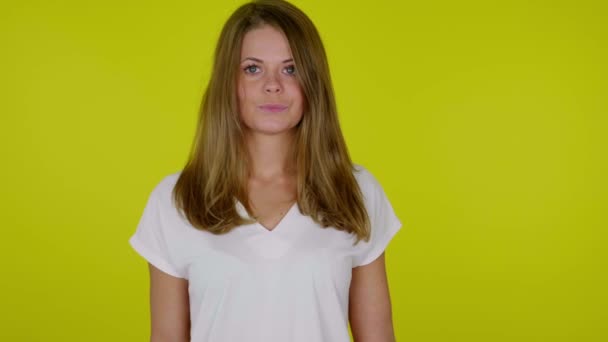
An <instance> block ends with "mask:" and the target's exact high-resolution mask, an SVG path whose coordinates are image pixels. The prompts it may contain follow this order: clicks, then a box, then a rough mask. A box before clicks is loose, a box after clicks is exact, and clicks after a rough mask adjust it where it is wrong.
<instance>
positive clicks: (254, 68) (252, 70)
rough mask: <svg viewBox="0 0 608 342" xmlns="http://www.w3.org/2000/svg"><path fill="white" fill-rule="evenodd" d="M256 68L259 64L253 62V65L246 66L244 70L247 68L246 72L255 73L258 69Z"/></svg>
mask: <svg viewBox="0 0 608 342" xmlns="http://www.w3.org/2000/svg"><path fill="white" fill-rule="evenodd" d="M256 69H258V66H257V65H254V64H252V65H248V66H246V67H245V69H244V70H245V71H246V72H248V73H250V74H255V70H256Z"/></svg>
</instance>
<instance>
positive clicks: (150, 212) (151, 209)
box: [129, 185, 185, 278]
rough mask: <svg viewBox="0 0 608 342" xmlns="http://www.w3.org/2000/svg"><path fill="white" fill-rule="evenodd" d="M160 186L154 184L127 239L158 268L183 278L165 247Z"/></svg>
mask: <svg viewBox="0 0 608 342" xmlns="http://www.w3.org/2000/svg"><path fill="white" fill-rule="evenodd" d="M160 190H161V186H160V185H158V186H156V187H155V188H154V189H153V190H152V192H151V193H150V195H149V196H148V201H147V203H146V206H145V207H144V210H143V213H142V215H141V217H140V219H139V223H138V224H137V228H136V230H135V233H134V234H133V235H132V236H131V238H130V239H129V244H130V245H131V247H132V248H133V249H134V250H135V251H136V252H137V253H138V254H139V255H141V256H142V257H143V258H144V259H146V260H147V261H148V262H149V263H151V264H152V265H154V266H155V267H156V268H158V269H159V270H161V271H163V272H165V273H167V274H169V275H172V276H174V277H178V278H185V276H184V275H182V274H181V273H180V272H179V271H178V268H177V267H176V266H175V265H174V264H173V263H172V261H171V258H170V255H169V251H168V248H167V239H166V229H165V228H166V227H164V226H163V222H162V220H161V216H162V207H161V201H160V199H159V191H160Z"/></svg>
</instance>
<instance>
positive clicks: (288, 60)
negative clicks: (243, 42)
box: [241, 57, 293, 63]
mask: <svg viewBox="0 0 608 342" xmlns="http://www.w3.org/2000/svg"><path fill="white" fill-rule="evenodd" d="M248 59H250V60H252V61H254V62H258V63H264V61H263V60H261V59H259V58H255V57H246V58H245V59H243V60H242V61H241V63H243V62H244V61H246V60H248ZM287 62H293V58H290V59H286V60H284V61H283V62H281V63H287Z"/></svg>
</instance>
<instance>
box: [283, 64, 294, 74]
mask: <svg viewBox="0 0 608 342" xmlns="http://www.w3.org/2000/svg"><path fill="white" fill-rule="evenodd" d="M285 69H286V70H287V73H288V74H290V75H293V74H295V73H296V67H295V66H294V65H290V66H288V67H287V68H285Z"/></svg>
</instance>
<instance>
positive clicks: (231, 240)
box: [129, 0, 401, 342]
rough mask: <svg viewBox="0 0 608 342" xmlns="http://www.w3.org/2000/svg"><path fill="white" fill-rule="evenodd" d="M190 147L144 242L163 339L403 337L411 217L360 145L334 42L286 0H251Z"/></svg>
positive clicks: (159, 190) (228, 41)
mask: <svg viewBox="0 0 608 342" xmlns="http://www.w3.org/2000/svg"><path fill="white" fill-rule="evenodd" d="M214 57H215V59H214V66H213V71H212V74H211V79H210V81H209V86H208V88H207V90H206V92H205V95H204V97H203V101H202V106H201V111H200V121H199V124H198V128H197V133H196V137H195V142H194V144H193V147H192V150H191V153H190V157H189V160H188V162H187V164H186V166H185V167H184V168H183V170H182V171H180V172H177V173H173V174H170V175H167V176H165V177H164V178H163V179H162V180H160V182H159V183H158V184H157V185H156V187H155V188H154V189H153V190H152V192H151V194H150V196H149V198H148V202H147V204H146V207H145V209H144V211H143V215H142V217H141V220H140V222H139V224H138V226H137V230H136V232H135V234H134V235H133V236H132V237H131V239H130V240H129V242H130V244H131V246H132V247H133V248H134V249H135V250H136V251H137V252H138V253H139V254H141V255H142V256H143V257H144V258H145V259H146V260H147V261H148V264H149V270H150V300H151V302H150V304H151V305H150V307H151V319H152V322H151V323H152V332H151V334H152V338H151V340H152V341H200V342H203V341H211V342H216V341H220V342H225V341H247V342H258V341H259V342H262V341H264V342H273V341H277V342H278V341H280V342H287V341H293V342H316V341H319V342H320V341H325V342H343V341H344V342H345V341H349V340H350V338H349V332H348V325H349V323H350V328H351V331H352V334H353V337H354V339H355V341H357V342H362V341H374V342H390V341H394V333H393V325H392V318H391V316H392V315H391V303H390V296H389V289H388V286H387V279H386V272H385V263H384V250H385V248H386V246H387V245H388V243H389V241H390V240H391V239H392V237H393V236H394V235H395V234H396V233H397V231H398V230H399V229H400V227H401V223H400V221H399V219H398V218H397V216H396V215H395V213H394V211H393V208H392V206H391V204H390V202H389V201H388V198H387V197H386V195H385V193H384V191H383V189H382V187H381V186H380V184H379V183H378V182H377V180H376V179H375V178H374V176H373V175H372V174H371V173H370V172H368V171H367V170H366V169H365V168H364V167H363V166H361V165H358V164H354V163H353V162H352V161H351V159H350V157H349V154H348V151H347V147H346V144H345V142H344V139H343V136H342V133H341V130H340V126H339V123H338V115H337V112H336V105H335V100H334V94H333V90H332V85H331V80H330V73H329V68H328V63H327V58H326V55H325V50H324V47H323V44H322V42H321V39H320V37H319V34H318V32H317V30H316V29H315V27H314V25H313V23H312V22H311V21H310V19H309V18H308V17H307V16H306V15H305V14H304V13H302V12H301V11H300V10H299V9H298V8H296V7H294V6H293V5H291V4H289V3H287V2H285V1H281V0H263V1H254V2H251V3H247V4H245V5H243V6H241V7H240V8H238V9H237V10H236V11H235V12H234V13H233V14H232V16H231V17H230V18H229V19H228V21H227V22H226V24H225V26H224V28H223V30H222V32H221V35H220V38H219V41H218V44H217V48H216V51H215V56H214Z"/></svg>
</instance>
